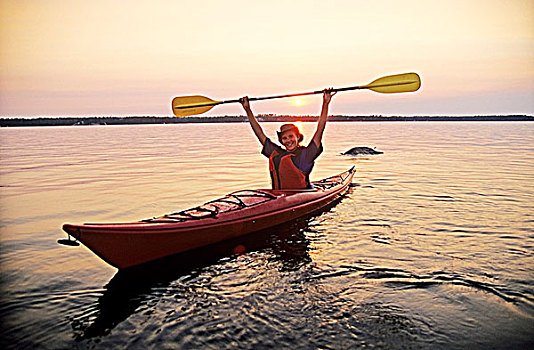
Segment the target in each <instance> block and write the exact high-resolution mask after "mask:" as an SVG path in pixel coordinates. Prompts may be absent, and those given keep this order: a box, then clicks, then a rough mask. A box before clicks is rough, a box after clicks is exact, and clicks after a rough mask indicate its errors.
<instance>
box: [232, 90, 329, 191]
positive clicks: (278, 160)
mask: <svg viewBox="0 0 534 350" xmlns="http://www.w3.org/2000/svg"><path fill="white" fill-rule="evenodd" d="M335 94H336V92H333V91H332V89H325V90H324V91H323V107H322V109H321V115H320V117H319V121H318V122H317V130H316V131H315V134H314V135H313V138H312V140H311V141H310V143H309V145H308V146H306V147H304V146H301V145H300V142H302V140H303V138H304V136H303V135H302V134H301V133H300V131H299V129H298V128H297V127H296V126H295V125H294V124H284V125H282V126H281V127H280V131H277V134H278V141H279V142H280V143H281V144H282V145H283V147H281V146H279V145H277V144H275V143H274V142H272V141H271V140H270V139H269V138H268V137H267V136H265V133H264V132H263V129H262V128H261V126H260V124H259V123H258V121H257V120H256V117H254V113H252V110H251V109H250V103H249V100H248V96H245V97H243V98H241V99H240V102H241V104H242V105H243V108H244V109H245V112H246V113H247V117H248V120H249V122H250V125H251V126H252V130H253V131H254V134H255V135H256V137H257V138H258V140H259V141H260V143H261V144H262V146H263V149H262V151H261V153H262V154H263V155H264V156H266V157H268V158H269V173H270V175H271V182H272V185H273V189H275V190H279V189H305V188H311V184H310V173H311V171H312V169H313V165H314V162H315V159H316V158H317V157H318V156H319V155H320V154H321V153H322V152H323V146H322V144H321V139H322V137H323V132H324V128H325V126H326V120H327V118H328V105H329V104H330V101H331V100H332V97H333V96H334V95H335Z"/></svg>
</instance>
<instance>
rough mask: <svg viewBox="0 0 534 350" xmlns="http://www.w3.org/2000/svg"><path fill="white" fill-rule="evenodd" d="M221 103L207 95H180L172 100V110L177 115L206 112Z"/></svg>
mask: <svg viewBox="0 0 534 350" xmlns="http://www.w3.org/2000/svg"><path fill="white" fill-rule="evenodd" d="M219 103H221V102H220V101H213V100H212V99H211V98H208V97H205V96H199V95H194V96H178V97H175V98H174V99H173V100H172V111H173V113H174V115H175V116H177V117H187V116H189V115H195V114H202V113H206V112H207V111H209V110H210V109H212V108H213V107H214V106H216V105H218V104H219Z"/></svg>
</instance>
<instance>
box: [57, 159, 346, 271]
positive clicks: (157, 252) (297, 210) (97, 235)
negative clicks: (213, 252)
mask: <svg viewBox="0 0 534 350" xmlns="http://www.w3.org/2000/svg"><path fill="white" fill-rule="evenodd" d="M354 173H355V170H354V167H352V168H351V169H349V170H347V171H345V172H343V173H341V174H338V175H335V176H331V177H328V178H325V179H323V180H320V181H315V182H312V184H313V189H309V190H271V189H257V190H241V191H236V192H232V193H230V194H228V195H226V196H224V197H222V198H219V199H215V200H213V201H210V202H207V203H205V204H202V205H200V206H198V207H195V208H191V209H187V210H183V211H180V212H176V213H171V214H166V215H163V216H159V217H154V218H151V219H146V220H141V221H138V222H133V223H115V224H83V225H72V224H65V225H63V230H64V231H65V232H67V233H68V234H69V236H72V237H74V238H75V239H77V240H78V241H80V242H82V243H83V244H84V245H85V246H86V247H87V248H89V249H90V250H91V251H92V252H93V253H95V254H96V255H97V256H99V257H100V258H101V259H102V260H104V261H105V262H107V263H108V264H110V265H112V266H114V267H116V268H119V269H123V268H127V267H131V266H134V265H139V264H142V263H145V262H148V261H152V260H156V259H159V258H163V257H166V256H169V255H173V254H177V253H182V252H185V251H189V250H192V249H195V248H199V247H202V246H206V245H209V244H214V243H218V242H221V241H224V240H228V239H232V238H236V237H239V236H243V235H246V234H248V233H252V232H255V231H259V230H263V229H267V228H269V227H273V226H277V225H280V224H283V223H285V222H288V221H291V220H294V219H297V218H299V217H302V216H305V215H309V214H313V213H316V212H318V211H320V210H321V209H324V208H325V207H327V206H328V205H329V204H331V203H332V202H333V201H335V200H336V199H339V198H340V197H341V196H342V195H343V194H344V193H345V192H346V191H347V190H348V187H349V185H350V183H351V181H352V177H353V175H354Z"/></svg>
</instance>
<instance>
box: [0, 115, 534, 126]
mask: <svg viewBox="0 0 534 350" xmlns="http://www.w3.org/2000/svg"><path fill="white" fill-rule="evenodd" d="M258 120H259V121H260V122H297V121H300V122H315V121H317V116H288V115H272V114H268V115H262V114H260V115H258ZM328 120H329V121H334V122H336V121H343V122H413V121H417V122H419V121H421V122H432V121H439V122H444V121H446V122H449V121H453V122H460V121H461V122H464V121H490V122H506V121H534V116H531V115H485V116H458V117H456V116H412V117H404V116H392V117H388V116H343V115H333V116H330V117H329V119H328ZM245 122H247V119H246V117H244V116H216V117H206V116H204V117H202V116H192V117H185V118H176V117H148V116H140V117H40V118H0V127H24V126H71V125H72V126H77V125H80V126H81V125H139V124H190V123H245Z"/></svg>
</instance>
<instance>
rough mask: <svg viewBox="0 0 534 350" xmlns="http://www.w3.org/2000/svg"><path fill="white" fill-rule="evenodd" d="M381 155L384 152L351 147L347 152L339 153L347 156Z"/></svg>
mask: <svg viewBox="0 0 534 350" xmlns="http://www.w3.org/2000/svg"><path fill="white" fill-rule="evenodd" d="M382 153H384V152H382V151H377V150H375V149H373V148H369V147H352V148H351V149H349V150H348V151H347V152H345V153H341V154H343V155H349V156H357V155H359V154H382Z"/></svg>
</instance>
